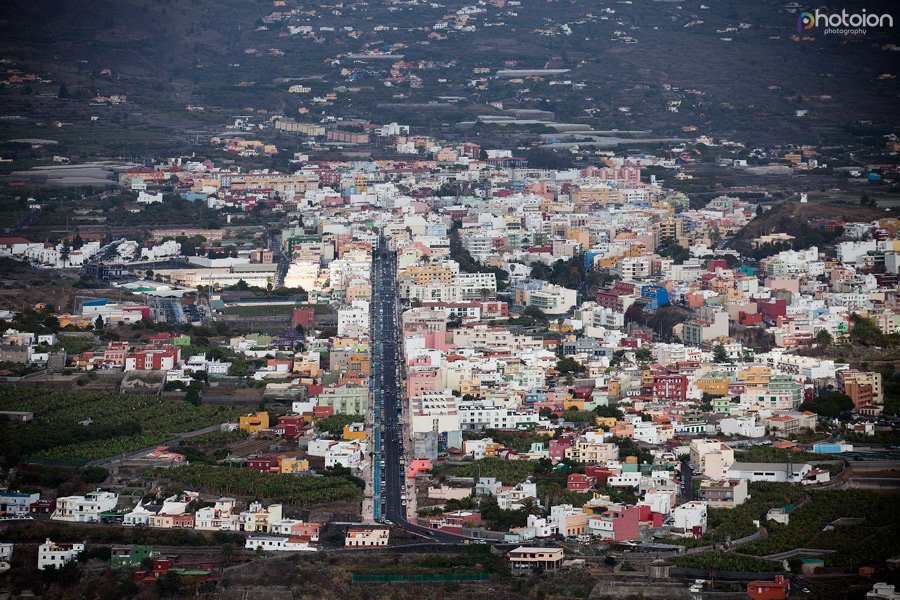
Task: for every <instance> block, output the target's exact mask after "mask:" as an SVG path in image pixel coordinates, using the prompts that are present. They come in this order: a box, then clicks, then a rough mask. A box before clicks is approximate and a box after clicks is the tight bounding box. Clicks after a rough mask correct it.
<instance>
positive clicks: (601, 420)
mask: <svg viewBox="0 0 900 600" xmlns="http://www.w3.org/2000/svg"><path fill="white" fill-rule="evenodd" d="M594 422H595V423H596V424H597V426H598V427H602V428H604V429H606V430H610V429H613V428H614V427H615V426H616V418H615V417H594Z"/></svg>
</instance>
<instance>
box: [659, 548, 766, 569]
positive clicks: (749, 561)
mask: <svg viewBox="0 0 900 600" xmlns="http://www.w3.org/2000/svg"><path fill="white" fill-rule="evenodd" d="M672 562H674V563H675V564H676V565H678V566H679V567H690V568H694V569H709V570H711V571H712V570H715V571H744V572H747V573H767V572H771V571H781V570H782V568H781V564H780V563H776V562H771V561H768V560H763V559H760V558H753V557H752V556H741V555H739V554H732V553H729V552H722V551H720V550H714V551H711V552H701V553H700V554H689V555H686V556H676V557H675V558H673V559H672Z"/></svg>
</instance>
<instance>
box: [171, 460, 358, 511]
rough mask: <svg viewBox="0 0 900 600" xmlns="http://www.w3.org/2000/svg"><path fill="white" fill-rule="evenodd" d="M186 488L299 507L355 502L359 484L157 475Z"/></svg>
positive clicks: (223, 474)
mask: <svg viewBox="0 0 900 600" xmlns="http://www.w3.org/2000/svg"><path fill="white" fill-rule="evenodd" d="M161 475H162V476H164V477H166V478H168V479H170V480H171V481H172V482H173V483H176V484H180V485H183V486H185V487H186V488H200V489H203V490H206V491H209V492H211V493H215V494H223V495H231V496H241V497H246V498H252V499H265V500H266V501H267V502H282V503H286V504H296V505H301V506H318V505H322V504H329V503H333V502H342V501H350V500H358V499H359V498H360V496H361V490H360V486H359V483H360V480H357V479H356V478H350V477H347V476H346V474H344V473H343V472H341V474H340V475H322V476H316V475H278V474H272V473H260V472H258V471H251V470H249V469H239V468H236V467H220V466H213V465H200V464H193V465H183V466H179V467H175V468H174V469H169V470H166V471H164V472H162V473H161Z"/></svg>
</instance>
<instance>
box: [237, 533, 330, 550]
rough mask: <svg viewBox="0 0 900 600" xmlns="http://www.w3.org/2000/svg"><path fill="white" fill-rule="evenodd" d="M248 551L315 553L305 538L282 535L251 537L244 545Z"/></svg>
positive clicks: (313, 547)
mask: <svg viewBox="0 0 900 600" xmlns="http://www.w3.org/2000/svg"><path fill="white" fill-rule="evenodd" d="M244 547H245V548H247V549H249V550H259V549H260V548H262V549H263V550H271V551H276V552H316V547H315V546H312V545H311V544H310V540H309V538H307V537H301V536H293V535H292V536H282V535H251V536H249V537H248V538H247V542H246V544H245V545H244Z"/></svg>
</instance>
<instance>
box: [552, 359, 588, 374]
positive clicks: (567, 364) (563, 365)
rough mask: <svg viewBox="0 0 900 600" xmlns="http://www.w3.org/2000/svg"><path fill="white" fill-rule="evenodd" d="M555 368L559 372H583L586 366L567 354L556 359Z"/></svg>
mask: <svg viewBox="0 0 900 600" xmlns="http://www.w3.org/2000/svg"><path fill="white" fill-rule="evenodd" d="M556 370H557V371H558V372H560V373H584V372H585V371H586V370H587V368H586V367H585V366H584V365H583V364H581V363H580V362H578V361H577V360H575V359H574V358H572V357H571V356H567V357H565V358H562V359H560V360H558V361H556Z"/></svg>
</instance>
